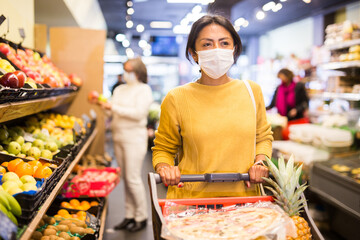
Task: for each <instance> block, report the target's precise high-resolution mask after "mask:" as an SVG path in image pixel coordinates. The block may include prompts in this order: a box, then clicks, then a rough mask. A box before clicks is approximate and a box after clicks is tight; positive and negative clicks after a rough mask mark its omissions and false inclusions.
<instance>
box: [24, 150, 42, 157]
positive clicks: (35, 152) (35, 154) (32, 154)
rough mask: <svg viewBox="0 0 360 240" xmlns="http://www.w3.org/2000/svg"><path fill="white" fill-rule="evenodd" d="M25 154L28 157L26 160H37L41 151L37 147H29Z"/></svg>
mask: <svg viewBox="0 0 360 240" xmlns="http://www.w3.org/2000/svg"><path fill="white" fill-rule="evenodd" d="M27 154H28V157H27V158H28V159H29V157H33V158H35V159H39V157H40V156H41V150H40V149H39V148H37V147H31V148H30V150H29V151H28V153H27Z"/></svg>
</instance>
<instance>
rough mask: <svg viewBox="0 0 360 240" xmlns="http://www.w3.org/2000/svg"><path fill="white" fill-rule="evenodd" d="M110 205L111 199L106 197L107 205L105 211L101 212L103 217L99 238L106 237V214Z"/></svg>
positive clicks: (100, 239)
mask: <svg viewBox="0 0 360 240" xmlns="http://www.w3.org/2000/svg"><path fill="white" fill-rule="evenodd" d="M108 205H109V201H108V199H107V198H105V205H104V209H103V212H102V213H101V218H100V230H99V239H98V240H102V239H103V237H104V231H105V222H106V215H107V211H108Z"/></svg>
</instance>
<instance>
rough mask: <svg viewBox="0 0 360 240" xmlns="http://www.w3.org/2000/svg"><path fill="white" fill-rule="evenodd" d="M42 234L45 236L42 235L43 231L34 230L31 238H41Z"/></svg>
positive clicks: (37, 239) (36, 239) (35, 239)
mask: <svg viewBox="0 0 360 240" xmlns="http://www.w3.org/2000/svg"><path fill="white" fill-rule="evenodd" d="M42 236H43V235H42V233H41V232H39V231H35V232H33V234H32V236H31V238H32V239H34V240H40V239H41V237H42Z"/></svg>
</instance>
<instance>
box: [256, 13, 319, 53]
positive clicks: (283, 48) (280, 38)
mask: <svg viewBox="0 0 360 240" xmlns="http://www.w3.org/2000/svg"><path fill="white" fill-rule="evenodd" d="M312 45H313V19H312V18H306V19H304V20H301V21H299V22H295V23H291V24H288V25H286V26H283V27H279V28H277V29H274V30H272V31H269V32H267V33H266V34H264V35H262V36H261V37H260V56H261V57H263V58H265V59H268V58H275V57H276V55H282V56H285V57H287V56H289V55H290V54H292V53H294V54H295V55H296V56H297V57H299V58H309V57H310V53H311V48H312Z"/></svg>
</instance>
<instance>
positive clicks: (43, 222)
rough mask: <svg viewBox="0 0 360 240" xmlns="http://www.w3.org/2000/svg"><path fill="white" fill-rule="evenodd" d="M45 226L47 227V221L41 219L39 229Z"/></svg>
mask: <svg viewBox="0 0 360 240" xmlns="http://www.w3.org/2000/svg"><path fill="white" fill-rule="evenodd" d="M44 225H45V221H44V220H43V219H41V220H40V222H39V227H42V226H44Z"/></svg>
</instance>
